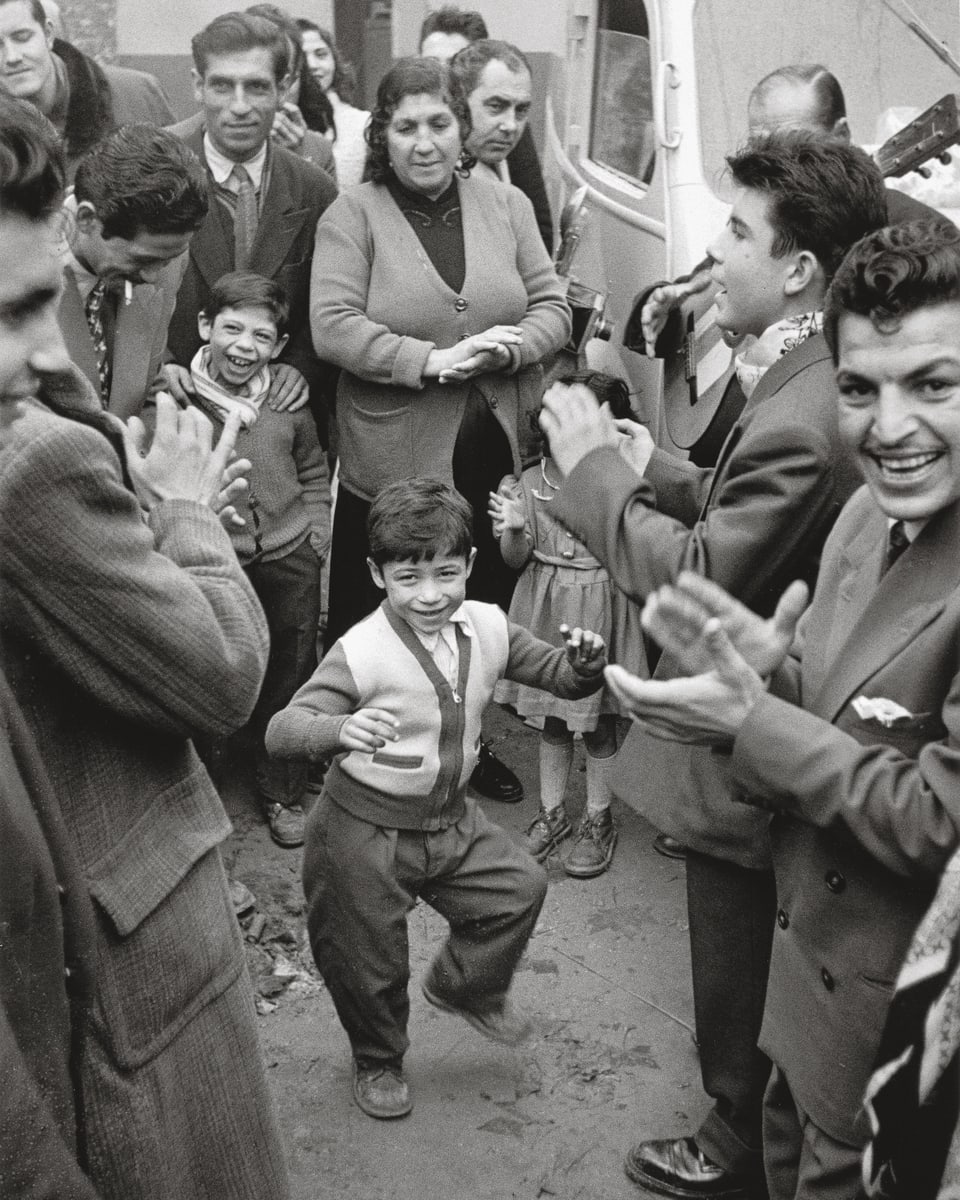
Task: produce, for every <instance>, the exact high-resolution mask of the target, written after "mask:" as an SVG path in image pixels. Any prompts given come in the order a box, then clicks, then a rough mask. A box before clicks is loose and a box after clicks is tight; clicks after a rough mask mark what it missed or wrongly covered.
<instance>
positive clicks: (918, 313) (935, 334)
mask: <svg viewBox="0 0 960 1200" xmlns="http://www.w3.org/2000/svg"><path fill="white" fill-rule="evenodd" d="M837 340H838V346H839V358H838V365H837V386H838V388H839V392H840V433H841V436H842V437H843V439H844V441H845V442H846V443H847V445H848V446H850V447H851V448H852V449H853V451H854V452H855V453H856V455H857V457H858V460H859V462H860V468H861V470H862V471H863V474H864V478H865V479H866V482H867V484H868V486H869V488H870V491H871V492H872V493H873V496H874V499H875V500H876V502H877V504H878V505H879V506H880V508H881V509H882V510H883V512H884V513H886V515H887V516H888V517H891V518H894V519H897V520H902V521H908V522H910V521H926V520H928V519H929V518H930V517H932V516H933V515H934V514H935V513H937V512H939V511H940V510H941V509H943V508H946V507H947V506H948V505H950V504H953V503H954V502H955V501H956V500H958V499H960V302H953V301H949V302H946V303H943V304H935V305H930V306H928V307H926V308H920V309H917V310H915V311H914V312H911V313H908V314H907V315H906V316H904V317H902V318H900V320H899V323H898V325H897V327H896V328H890V329H889V331H888V332H883V331H881V330H880V329H877V328H876V327H875V326H874V324H873V322H872V321H871V320H870V318H869V317H865V316H858V315H855V314H853V313H845V314H844V315H843V316H841V318H840V320H839V323H838V326H837Z"/></svg>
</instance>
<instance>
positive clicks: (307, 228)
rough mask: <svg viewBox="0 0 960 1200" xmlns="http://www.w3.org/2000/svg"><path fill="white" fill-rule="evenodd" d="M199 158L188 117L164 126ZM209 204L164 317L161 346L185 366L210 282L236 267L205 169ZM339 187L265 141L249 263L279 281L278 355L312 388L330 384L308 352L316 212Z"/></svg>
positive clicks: (199, 133) (196, 134) (195, 344)
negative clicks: (265, 176) (283, 310)
mask: <svg viewBox="0 0 960 1200" xmlns="http://www.w3.org/2000/svg"><path fill="white" fill-rule="evenodd" d="M170 132H171V133H173V134H176V136H177V137H180V138H181V139H182V140H183V141H184V142H186V144H187V145H188V146H189V147H190V149H191V150H193V152H194V153H195V154H196V155H198V157H199V158H200V159H201V161H204V153H203V133H204V130H203V126H202V125H201V126H199V127H197V126H196V122H195V120H194V119H190V120H188V121H183V122H181V123H180V124H179V125H173V126H171V127H170ZM207 178H208V183H209V187H210V208H209V211H208V212H207V215H206V218H205V219H204V222H203V224H202V225H201V226H200V228H199V229H198V230H197V232H196V233H195V234H194V235H193V238H192V240H191V242H190V250H189V253H188V262H187V268H186V271H185V273H184V277H183V282H182V284H181V285H180V292H179V295H178V296H177V304H176V308H175V309H174V312H173V317H172V318H171V321H170V329H169V334H168V342H167V345H168V347H169V352H170V356H171V358H172V359H173V361H174V362H177V363H180V365H181V366H189V365H190V362H191V360H192V358H193V356H194V355H195V354H196V352H197V350H198V349H199V348H200V346H201V341H200V334H199V332H198V330H197V315H198V313H200V312H201V311H202V310H203V309H204V308H205V307H206V305H207V303H208V301H209V299H210V289H211V288H212V287H213V285H214V284H215V283H216V282H217V280H218V279H219V278H220V277H221V275H226V274H227V272H228V271H232V270H233V269H234V250H233V237H232V234H231V235H230V236H229V237H228V235H227V229H226V214H225V213H224V211H223V206H222V205H221V203H220V202H219V201H218V200H217V198H216V193H215V192H214V184H213V178H212V176H210V174H209V172H208V176H207ZM336 194H337V188H336V185H335V184H334V182H333V181H332V180H331V178H330V176H329V175H327V173H326V172H325V171H322V170H321V169H320V168H319V167H315V166H313V164H312V163H308V162H306V161H305V160H304V159H302V158H300V157H299V156H298V155H296V154H293V153H291V151H289V150H285V149H283V148H282V147H281V146H271V147H270V182H269V186H268V188H267V194H266V196H265V197H264V198H263V203H262V206H261V210H260V219H259V222H258V224H257V236H256V238H255V240H254V243H253V249H252V252H251V257H250V268H249V269H250V270H251V271H256V272H257V273H258V274H260V275H265V276H266V277H267V278H268V279H273V280H275V281H276V282H277V283H279V284H280V285H281V287H282V288H283V290H284V292H285V293H286V297H287V303H288V304H289V306H290V320H289V322H288V325H287V332H288V334H289V335H290V340H289V341H288V342H287V344H286V346H285V347H284V349H283V352H282V353H281V355H280V357H279V360H278V361H279V362H282V363H289V364H291V365H292V366H294V367H296V368H297V370H298V371H300V372H301V374H303V376H304V377H305V378H306V380H307V382H308V383H309V384H310V387H311V390H313V389H315V388H322V387H324V386H325V385H326V384H327V383H328V373H327V372H325V370H324V368H323V366H322V364H321V363H320V362H319V361H318V359H317V356H316V355H315V354H314V352H313V342H312V340H311V337H310V322H309V295H310V269H311V266H312V264H313V244H314V236H315V233H316V228H317V221H318V220H319V218H320V214H321V213H322V212H323V211H324V210H325V209H326V207H327V205H329V204H330V203H331V201H333V200H334V198H335V197H336Z"/></svg>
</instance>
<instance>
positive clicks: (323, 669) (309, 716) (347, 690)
mask: <svg viewBox="0 0 960 1200" xmlns="http://www.w3.org/2000/svg"><path fill="white" fill-rule="evenodd" d="M455 624H456V630H457V646H458V648H459V652H460V670H459V678H458V682H457V687H456V689H455V690H454V689H453V688H451V687H450V685H449V683H448V682H447V681H446V679H444V677H443V675H442V674H441V672H440V671H439V669H438V668H437V665H436V663H435V662H434V660H433V658H432V656H431V655H430V653H429V651H428V650H427V649H426V648H425V647H424V645H423V643H422V642H421V641H420V639H419V638H418V637H417V635H416V633H414V631H413V629H411V627H410V626H409V625H408V624H407V623H406V622H405V621H404V620H403V619H402V618H401V617H398V616H397V615H396V613H394V611H393V609H392V608H390V606H389V604H388V603H387V602H386V601H384V603H383V604H382V605H381V606H380V608H378V609H377V611H376V612H374V613H372V614H371V615H370V616H369V617H367V618H366V620H364V621H361V622H360V623H359V624H358V625H354V627H353V628H352V629H350V630H348V632H347V633H345V634H344V636H343V637H342V638H340V640H339V641H338V642H337V643H336V644H335V645H334V646H333V648H332V650H331V651H330V653H329V654H328V655H327V656H326V658H325V659H324V660H323V662H322V663H321V664H320V666H319V667H318V668H317V670H316V672H315V673H314V675H313V677H312V678H311V679H310V680H309V682H308V683H306V684H304V686H303V687H302V688H301V689H300V691H299V692H297V694H296V695H295V696H294V698H293V699H292V700H291V701H290V704H289V705H288V706H287V708H285V709H284V710H283V711H282V712H279V713H277V715H276V716H275V717H274V718H273V720H272V721H271V722H270V726H269V728H268V729H267V738H266V744H267V750H268V751H269V753H271V754H274V755H276V756H277V757H279V758H301V759H302V758H306V759H309V760H310V761H315V760H316V759H317V758H319V757H320V756H321V755H323V754H325V753H327V752H329V751H335V750H337V748H338V747H339V745H340V727H341V725H342V724H343V722H344V720H345V719H346V717H347V716H348V715H349V714H350V713H353V712H356V711H357V709H360V708H382V709H385V710H386V711H387V712H389V713H391V714H393V716H395V717H396V719H397V720H398V722H399V729H398V731H397V732H398V733H399V739H398V740H397V741H396V742H388V743H387V745H386V746H384V747H383V748H382V749H381V750H378V751H376V753H373V754H371V753H369V752H367V753H360V752H358V751H347V752H345V753H341V754H340V755H339V756H338V757H337V758H336V759H335V760H334V764H333V766H332V767H331V768H330V770H329V772H328V773H327V779H326V784H325V788H326V792H327V794H328V795H329V797H330V799H331V800H333V801H334V803H336V804H338V805H340V806H341V807H342V808H345V809H346V810H347V811H348V812H350V813H352V814H353V815H354V816H355V817H358V818H359V819H360V820H362V821H370V822H371V823H373V824H375V825H382V826H385V827H387V828H390V829H423V830H437V829H444V828H446V827H447V826H449V825H452V824H454V823H455V822H457V821H458V820H460V818H461V817H462V816H463V814H464V812H465V808H464V796H465V793H466V788H467V782H468V781H469V779H470V776H471V774H472V773H473V768H474V767H475V766H476V763H477V755H478V752H479V748H480V719H481V717H482V716H483V712H484V709H485V708H486V707H487V705H488V704H489V703H490V699H491V697H492V695H493V689H494V685H495V684H496V682H497V680H498V679H500V678H502V677H506V678H508V679H515V680H517V682H519V683H524V684H527V685H528V686H529V687H541V688H543V689H544V690H545V691H549V692H553V693H554V694H555V695H558V696H563V697H564V698H568V699H576V698H578V697H580V696H584V695H587V694H588V693H590V692H592V691H596V690H597V688H599V687H602V686H603V674H602V673H598V674H597V675H595V676H592V677H590V678H584V677H582V676H580V675H578V674H577V673H576V671H574V669H573V667H572V666H571V665H570V662H569V661H568V659H567V657H566V653H565V651H564V650H561V649H557V648H556V647H554V646H551V645H549V644H548V643H547V642H542V641H540V640H539V639H538V638H535V637H534V636H533V635H532V634H530V633H528V632H527V630H525V629H523V628H521V627H520V626H519V625H515V624H514V623H513V622H512V621H509V620H508V619H507V617H506V615H505V614H504V613H503V611H502V609H499V608H498V607H497V606H496V605H495V604H481V603H479V602H478V601H475V600H467V601H466V602H465V603H464V604H463V606H462V607H461V608H460V609H459V610H458V611H457V613H456V614H455Z"/></svg>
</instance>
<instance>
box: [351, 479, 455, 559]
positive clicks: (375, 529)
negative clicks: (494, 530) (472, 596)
mask: <svg viewBox="0 0 960 1200" xmlns="http://www.w3.org/2000/svg"><path fill="white" fill-rule="evenodd" d="M367 538H368V540H369V544H370V557H371V558H372V559H373V561H374V562H375V563H376V564H377V566H378V567H382V566H384V565H385V564H386V563H392V562H420V561H422V560H423V559H433V558H436V557H437V555H447V556H449V557H450V558H460V557H461V556H463V557H464V558H468V557H469V555H470V551H471V549H472V548H473V512H472V510H471V508H470V505H469V504H468V503H467V502H466V500H464V498H463V497H462V496H461V495H460V493H459V492H457V491H455V490H454V489H453V488H452V487H451V486H450V485H449V484H448V483H442V482H441V481H440V480H439V479H401V480H400V481H399V482H398V483H391V484H388V485H387V486H386V487H385V488H383V490H382V491H380V492H378V494H377V497H376V499H375V500H374V502H373V504H371V505H370V514H369V516H368V517H367Z"/></svg>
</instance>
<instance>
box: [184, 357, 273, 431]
mask: <svg viewBox="0 0 960 1200" xmlns="http://www.w3.org/2000/svg"><path fill="white" fill-rule="evenodd" d="M190 374H191V376H192V377H193V386H194V387H195V388H196V390H197V395H198V396H202V397H203V398H204V399H205V400H206V401H208V403H210V404H211V405H212V406H213V407H214V409H215V410H216V412H217V414H218V415H219V417H220V419H221V420H222V421H225V420H226V419H227V417H228V416H229V415H230V413H231V412H233V411H234V409H239V410H240V419H241V422H242V423H243V428H244V429H249V428H250V426H251V425H252V424H253V423H254V421H256V419H257V417H258V416H259V415H260V405H261V404H262V403H263V402H264V400H265V399H266V398H267V395H268V394H269V392H270V384H271V382H272V376H271V374H270V368H269V367H268V366H263V367H261V368H260V370H259V371H258V372H257V373H256V375H254V376H252V377H251V378H250V379H248V380H247V382H246V383H245V384H244V385H243V388H242V389H241V391H240V392H232V391H227V389H226V388H225V387H223V385H222V384H219V383H217V381H216V380H215V379H214V378H213V376H212V375H211V374H210V347H209V346H201V347H200V349H199V350H198V351H197V353H196V354H195V355H194V357H193V362H192V363H191V364H190Z"/></svg>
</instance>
